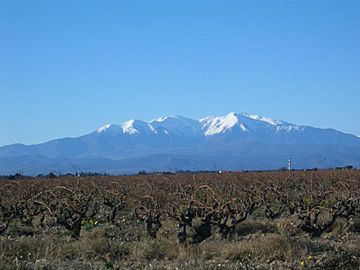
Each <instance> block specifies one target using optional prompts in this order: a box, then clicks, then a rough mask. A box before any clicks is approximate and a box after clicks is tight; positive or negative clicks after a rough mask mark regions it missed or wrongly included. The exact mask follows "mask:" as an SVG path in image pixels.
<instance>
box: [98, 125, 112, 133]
mask: <svg viewBox="0 0 360 270" xmlns="http://www.w3.org/2000/svg"><path fill="white" fill-rule="evenodd" d="M110 127H111V125H110V124H106V125H104V126H102V127H101V128H98V129H97V130H96V131H97V132H98V133H101V132H104V131H106V130H107V129H109V128H110Z"/></svg>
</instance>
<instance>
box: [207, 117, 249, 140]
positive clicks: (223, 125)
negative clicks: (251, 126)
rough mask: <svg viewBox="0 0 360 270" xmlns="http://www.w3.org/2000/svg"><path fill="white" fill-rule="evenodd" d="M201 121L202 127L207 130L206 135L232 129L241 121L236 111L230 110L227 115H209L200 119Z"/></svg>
mask: <svg viewBox="0 0 360 270" xmlns="http://www.w3.org/2000/svg"><path fill="white" fill-rule="evenodd" d="M200 122H201V123H202V124H203V126H202V129H203V130H205V132H204V134H205V136H212V135H215V134H219V133H224V132H225V131H226V130H227V129H231V128H232V127H234V126H235V125H236V124H237V123H238V122H239V119H238V117H237V115H236V113H234V112H230V113H228V114H227V115H225V116H208V117H205V118H202V119H200ZM242 128H243V129H244V128H245V127H244V126H243V127H242ZM245 129H246V128H245Z"/></svg>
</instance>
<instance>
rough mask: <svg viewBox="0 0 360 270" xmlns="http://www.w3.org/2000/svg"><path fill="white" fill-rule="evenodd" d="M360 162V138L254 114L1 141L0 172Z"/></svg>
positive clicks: (115, 171) (324, 165) (142, 123)
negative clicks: (47, 138)
mask: <svg viewBox="0 0 360 270" xmlns="http://www.w3.org/2000/svg"><path fill="white" fill-rule="evenodd" d="M289 158H291V159H292V160H293V166H294V168H297V169H303V168H314V167H317V168H329V167H336V166H347V165H352V166H355V167H360V138H359V137H357V136H355V135H351V134H345V133H342V132H340V131H337V130H334V129H320V128H315V127H310V126H303V125H295V124H292V123H288V122H284V121H278V120H273V119H271V118H267V117H261V116H258V115H251V114H246V113H233V112H232V113H229V114H227V115H225V116H208V117H205V118H202V119H200V120H194V119H190V118H186V117H183V116H170V117H161V118H158V119H155V120H152V121H148V122H145V121H141V120H129V121H127V122H124V123H122V124H113V125H105V126H103V127H101V128H99V129H97V130H95V131H94V132H92V133H90V134H86V135H84V136H80V137H76V138H63V139H57V140H52V141H49V142H45V143H42V144H36V145H23V144H13V145H7V146H3V147H0V174H2V175H5V174H14V173H19V172H21V173H23V174H28V175H36V174H40V173H49V172H54V173H62V174H64V173H75V172H80V171H82V172H99V173H112V174H128V173H136V172H138V171H141V170H145V171H148V172H152V171H173V170H192V171H198V170H268V169H279V168H281V167H285V166H287V161H288V159H289Z"/></svg>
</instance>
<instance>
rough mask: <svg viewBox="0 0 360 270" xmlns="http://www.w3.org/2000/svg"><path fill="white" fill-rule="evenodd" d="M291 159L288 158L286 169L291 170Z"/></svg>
mask: <svg viewBox="0 0 360 270" xmlns="http://www.w3.org/2000/svg"><path fill="white" fill-rule="evenodd" d="M291 161H292V160H291V158H289V160H288V169H289V171H291V169H292V168H291V167H292V166H291V165H292V164H291Z"/></svg>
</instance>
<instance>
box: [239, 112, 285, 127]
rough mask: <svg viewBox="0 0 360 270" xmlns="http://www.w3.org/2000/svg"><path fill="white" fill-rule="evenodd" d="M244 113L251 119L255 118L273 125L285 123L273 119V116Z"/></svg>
mask: <svg viewBox="0 0 360 270" xmlns="http://www.w3.org/2000/svg"><path fill="white" fill-rule="evenodd" d="M242 115H243V116H245V117H247V118H250V119H253V120H258V121H262V122H265V123H268V124H270V125H273V126H279V125H283V124H284V122H283V121H279V120H274V119H272V118H269V117H263V116H260V115H257V114H247V113H242Z"/></svg>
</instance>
